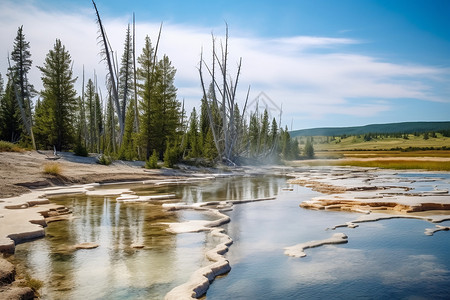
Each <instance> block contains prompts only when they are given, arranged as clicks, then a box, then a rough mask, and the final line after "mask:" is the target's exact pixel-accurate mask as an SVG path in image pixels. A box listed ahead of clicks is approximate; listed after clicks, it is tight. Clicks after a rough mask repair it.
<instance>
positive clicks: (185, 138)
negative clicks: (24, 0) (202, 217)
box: [0, 3, 314, 168]
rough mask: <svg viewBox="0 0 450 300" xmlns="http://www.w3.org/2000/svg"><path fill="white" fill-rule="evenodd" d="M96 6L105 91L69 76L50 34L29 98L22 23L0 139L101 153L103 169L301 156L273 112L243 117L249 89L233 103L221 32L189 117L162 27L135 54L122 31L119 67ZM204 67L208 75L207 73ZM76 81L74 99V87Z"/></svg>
mask: <svg viewBox="0 0 450 300" xmlns="http://www.w3.org/2000/svg"><path fill="white" fill-rule="evenodd" d="M94 8H95V10H96V13H97V23H98V26H99V29H100V37H101V39H102V40H101V41H100V46H101V50H100V52H101V54H102V56H103V57H104V59H105V62H106V63H107V66H108V70H109V74H108V78H107V87H106V88H107V93H106V95H102V94H101V89H100V88H99V87H98V86H97V78H96V76H95V72H94V78H86V81H85V74H84V68H83V74H82V76H76V75H75V74H73V70H74V68H73V64H74V62H73V61H72V59H71V56H70V53H69V50H68V49H66V47H65V46H64V45H63V43H62V41H61V40H60V39H58V38H57V39H56V42H55V44H54V46H53V48H52V49H51V50H50V51H49V52H48V54H47V55H46V58H45V61H44V63H43V66H38V67H37V68H38V69H39V71H40V72H41V79H42V85H43V90H41V91H40V92H39V97H36V96H37V92H36V91H34V88H33V85H31V83H29V82H28V80H27V73H28V71H29V70H30V69H31V67H32V60H31V52H30V48H31V47H30V44H29V42H27V41H26V39H25V35H24V30H23V27H22V26H21V27H19V29H18V32H17V37H16V39H15V41H14V50H13V52H12V53H11V59H12V65H11V66H10V68H9V69H8V71H7V78H8V80H7V83H6V88H4V81H3V77H2V76H1V75H0V139H2V140H5V141H8V142H11V143H14V144H18V145H21V146H25V147H28V148H30V147H31V145H33V148H35V149H37V148H39V149H52V150H53V149H54V148H56V150H57V151H73V152H74V153H75V154H76V155H79V156H88V153H90V152H92V153H103V155H101V156H100V158H99V163H101V164H110V163H111V161H112V159H111V157H114V158H116V159H123V160H143V161H146V162H147V167H152V168H153V167H156V166H157V162H158V160H163V161H164V165H165V166H166V167H173V166H174V165H175V164H176V163H178V162H180V161H184V162H189V163H194V164H195V163H201V164H204V165H214V164H215V163H226V164H231V165H234V164H236V163H243V162H245V163H248V162H256V163H260V162H265V163H274V162H280V161H281V160H282V159H283V160H291V159H297V158H298V157H299V152H300V148H299V145H298V141H297V140H295V139H292V138H291V135H290V134H289V132H288V130H287V128H286V129H283V128H282V127H281V126H280V125H281V124H277V122H276V119H275V118H278V117H279V118H280V119H281V115H280V116H270V115H269V113H268V111H267V110H264V111H259V110H258V107H254V109H255V111H246V110H247V109H249V108H248V107H247V100H248V97H249V94H248V93H247V97H246V98H245V99H237V98H236V95H237V94H241V93H240V92H237V84H238V83H239V82H240V81H239V80H238V79H239V75H240V72H241V68H240V65H241V63H240V62H239V65H238V68H237V71H236V77H235V78H232V77H231V76H230V71H231V70H232V68H229V67H227V64H228V51H229V49H228V48H227V46H226V45H227V44H228V29H227V34H226V39H225V41H224V42H223V43H222V45H225V47H218V46H217V45H218V44H219V43H217V45H216V44H215V43H214V44H213V52H214V53H213V55H212V60H213V62H212V65H215V66H220V67H217V68H214V67H212V66H207V65H206V62H205V61H206V60H205V59H203V58H202V59H201V61H200V70H199V71H200V72H199V73H200V82H201V86H202V90H203V97H202V98H201V99H199V100H200V103H199V104H200V109H196V108H194V109H193V110H192V112H191V113H190V117H189V118H187V117H186V116H189V114H188V113H187V112H186V111H185V109H184V103H182V102H180V101H179V100H178V99H177V88H176V87H175V76H176V69H175V67H174V66H173V65H172V62H171V60H170V59H169V57H168V56H167V55H165V54H162V55H161V56H160V55H159V54H158V45H159V40H160V36H161V31H160V34H159V36H158V38H157V40H156V45H155V47H153V46H152V42H151V39H150V38H149V37H148V36H147V37H146V38H145V43H144V47H143V49H142V50H141V53H140V54H139V55H136V49H135V40H134V36H135V35H134V30H135V28H134V24H133V30H131V26H128V27H127V29H126V33H125V41H124V47H123V52H122V53H123V54H122V56H121V60H120V62H117V61H116V60H117V58H116V57H115V56H114V55H113V54H112V53H113V51H112V49H111V45H110V44H109V42H108V41H107V38H106V28H105V27H103V24H102V22H101V18H100V14H99V12H98V10H97V7H96V5H95V3H94ZM225 49H227V50H226V51H225ZM116 53H117V52H116ZM92 55H97V54H96V53H93V54H92ZM202 66H203V67H204V68H203V70H205V69H207V70H208V71H205V72H204V73H205V74H207V76H205V77H204V76H203V71H202ZM88 68H89V66H88ZM212 70H215V71H214V72H217V74H215V73H214V72H211V71H212ZM89 73H90V71H89ZM79 77H80V78H81V79H82V85H81V86H82V91H81V93H79V91H76V90H75V88H74V87H75V83H76V81H77V80H78V78H79ZM33 98H34V99H33ZM36 98H37V99H36ZM33 100H36V103H35V105H33ZM238 100H239V101H240V102H241V103H240V104H241V105H238ZM242 107H243V109H242ZM197 112H198V113H197ZM2 148H4V149H9V150H7V151H11V149H13V147H12V146H2ZM5 151H6V150H5ZM155 153H156V158H155ZM306 155H307V156H308V157H312V156H313V155H314V154H311V153H310V152H307V153H306Z"/></svg>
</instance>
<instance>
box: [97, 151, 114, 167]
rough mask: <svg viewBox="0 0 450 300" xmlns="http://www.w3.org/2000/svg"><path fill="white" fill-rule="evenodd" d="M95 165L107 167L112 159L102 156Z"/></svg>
mask: <svg viewBox="0 0 450 300" xmlns="http://www.w3.org/2000/svg"><path fill="white" fill-rule="evenodd" d="M97 163H99V164H101V165H105V166H109V165H110V164H111V163H112V158H111V157H110V156H107V155H104V154H102V155H101V156H100V158H98V159H97Z"/></svg>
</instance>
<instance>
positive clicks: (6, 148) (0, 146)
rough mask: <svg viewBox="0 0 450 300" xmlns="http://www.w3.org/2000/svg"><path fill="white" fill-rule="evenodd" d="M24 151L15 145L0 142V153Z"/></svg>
mask: <svg viewBox="0 0 450 300" xmlns="http://www.w3.org/2000/svg"><path fill="white" fill-rule="evenodd" d="M23 151H25V150H24V149H23V148H20V147H19V146H17V145H16V144H13V143H10V142H6V141H0V152H23Z"/></svg>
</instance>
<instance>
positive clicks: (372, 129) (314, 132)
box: [289, 122, 450, 137]
mask: <svg viewBox="0 0 450 300" xmlns="http://www.w3.org/2000/svg"><path fill="white" fill-rule="evenodd" d="M442 130H450V122H402V123H388V124H371V125H365V126H355V127H323V128H311V129H301V130H294V131H291V132H289V133H290V134H291V137H297V136H341V135H344V134H346V135H360V134H366V133H414V132H417V133H422V132H431V131H436V132H437V131H442Z"/></svg>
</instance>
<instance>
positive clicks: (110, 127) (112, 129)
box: [104, 93, 117, 153]
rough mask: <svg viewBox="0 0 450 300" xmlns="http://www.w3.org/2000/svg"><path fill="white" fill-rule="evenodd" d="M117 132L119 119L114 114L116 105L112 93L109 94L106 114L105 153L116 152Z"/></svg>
mask: <svg viewBox="0 0 450 300" xmlns="http://www.w3.org/2000/svg"><path fill="white" fill-rule="evenodd" d="M116 132H117V117H116V115H115V114H114V103H113V99H112V97H111V93H109V95H108V102H107V105H106V112H105V143H104V148H105V149H104V151H105V152H106V153H115V152H116V137H117V136H116Z"/></svg>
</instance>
